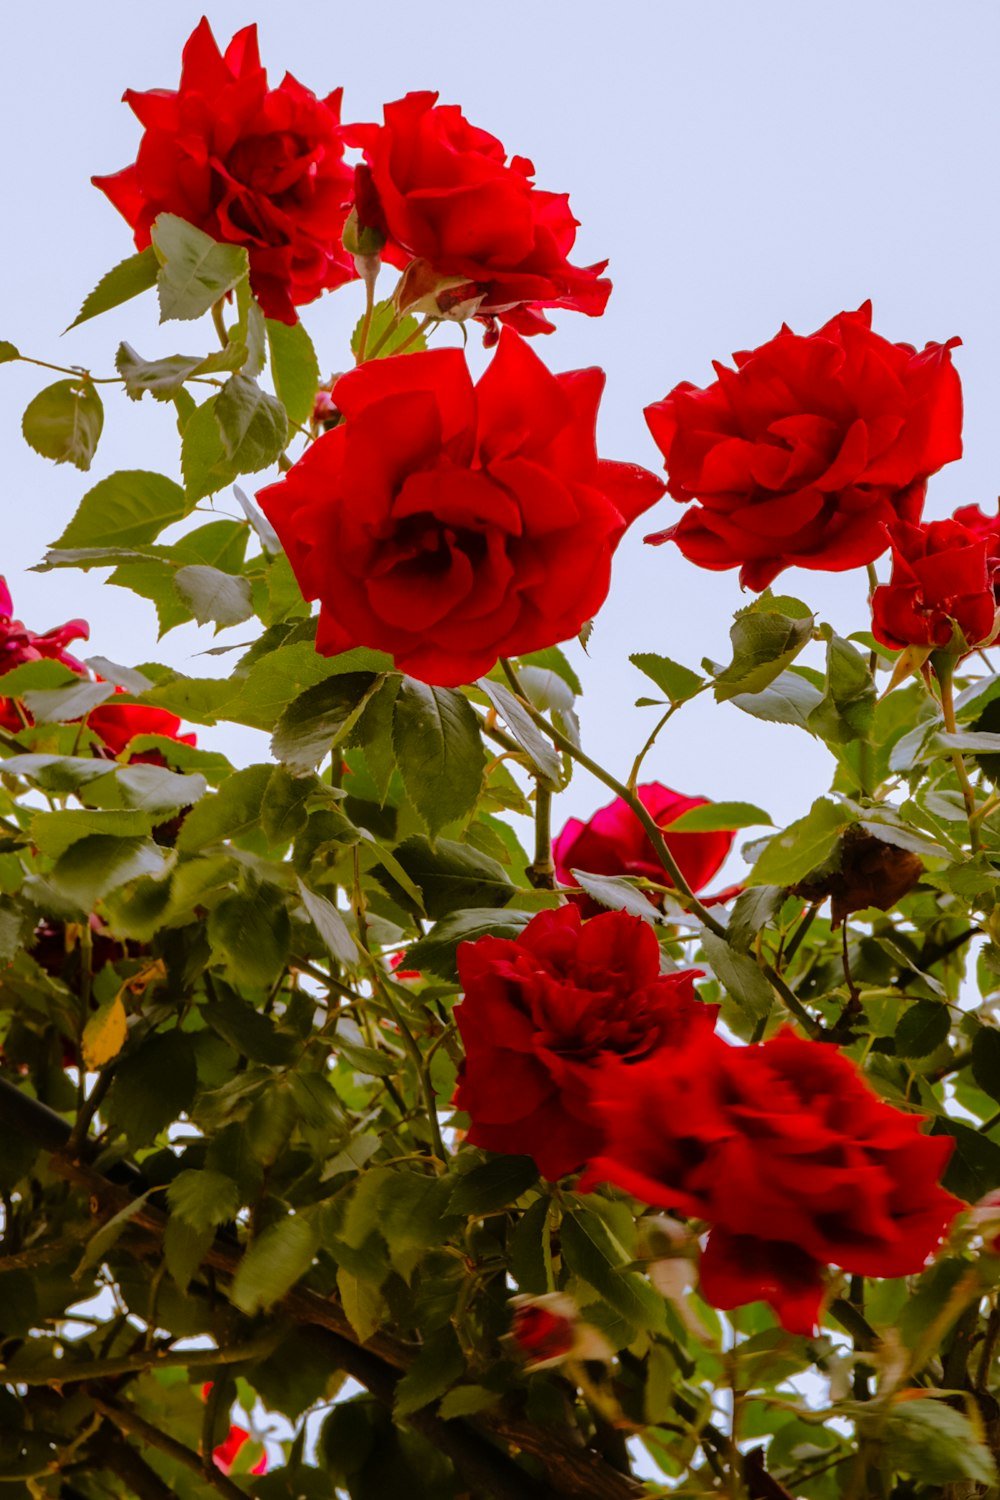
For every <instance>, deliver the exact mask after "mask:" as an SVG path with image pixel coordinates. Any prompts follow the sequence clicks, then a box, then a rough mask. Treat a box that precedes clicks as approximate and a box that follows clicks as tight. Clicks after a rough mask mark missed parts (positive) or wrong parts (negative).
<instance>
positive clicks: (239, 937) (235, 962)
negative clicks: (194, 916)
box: [208, 885, 291, 986]
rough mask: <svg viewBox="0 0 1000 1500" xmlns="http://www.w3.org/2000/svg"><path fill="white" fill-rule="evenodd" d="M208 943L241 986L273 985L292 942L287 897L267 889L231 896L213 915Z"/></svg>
mask: <svg viewBox="0 0 1000 1500" xmlns="http://www.w3.org/2000/svg"><path fill="white" fill-rule="evenodd" d="M208 940H209V942H210V943H211V944H212V947H213V948H215V949H217V950H218V952H219V953H220V954H221V955H222V956H223V957H224V958H225V959H226V964H227V968H228V970H229V973H230V975H231V976H232V978H233V980H234V981H235V982H236V983H237V984H247V985H262V986H263V985H270V984H273V983H274V981H275V980H276V979H277V978H278V976H279V974H280V973H281V972H282V970H283V968H284V966H285V964H286V963H287V962H288V950H289V945H290V942H291V925H290V922H289V917H288V908H287V906H286V905H285V900H284V896H283V895H282V893H281V892H280V891H277V890H275V888H274V887H273V886H267V885H261V886H257V887H255V888H252V889H250V890H247V891H240V892H237V893H235V894H234V895H232V896H227V897H226V898H225V899H224V900H222V901H220V902H219V904H218V906H216V907H214V908H213V909H212V911H211V912H210V913H209V917H208Z"/></svg>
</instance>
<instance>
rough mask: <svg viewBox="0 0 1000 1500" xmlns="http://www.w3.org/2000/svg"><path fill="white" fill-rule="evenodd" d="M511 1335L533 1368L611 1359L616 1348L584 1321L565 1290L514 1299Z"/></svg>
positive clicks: (527, 1362)
mask: <svg viewBox="0 0 1000 1500" xmlns="http://www.w3.org/2000/svg"><path fill="white" fill-rule="evenodd" d="M511 1305H512V1306H513V1308H514V1321H513V1324H512V1326H511V1336H512V1338H513V1340H514V1342H515V1344H516V1345H517V1347H518V1349H519V1350H520V1352H521V1354H522V1355H523V1357H524V1361H525V1364H526V1365H527V1367H528V1369H530V1370H550V1369H553V1368H554V1367H555V1366H556V1365H561V1364H562V1363H563V1362H564V1361H565V1360H567V1359H594V1360H605V1361H606V1360H611V1359H613V1358H614V1350H613V1349H612V1347H611V1345H610V1344H609V1343H608V1341H607V1339H606V1338H605V1337H604V1335H603V1333H601V1332H600V1331H599V1330H598V1329H597V1328H594V1327H593V1326H592V1325H591V1324H589V1323H584V1322H583V1321H582V1320H581V1318H580V1309H579V1308H578V1307H577V1305H576V1303H575V1302H574V1301H573V1299H572V1297H567V1296H566V1294H565V1293H564V1292H546V1293H545V1294H544V1295H543V1296H540V1297H531V1296H528V1295H526V1294H522V1295H520V1296H517V1297H512V1298H511Z"/></svg>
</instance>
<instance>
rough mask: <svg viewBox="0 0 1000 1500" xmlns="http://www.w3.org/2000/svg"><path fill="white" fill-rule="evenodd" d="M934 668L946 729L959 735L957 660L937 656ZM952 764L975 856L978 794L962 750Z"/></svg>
mask: <svg viewBox="0 0 1000 1500" xmlns="http://www.w3.org/2000/svg"><path fill="white" fill-rule="evenodd" d="M933 666H934V671H935V674H936V675H937V680H938V684H939V686H940V688H941V711H942V713H943V714H944V727H945V729H946V730H947V731H948V733H949V734H957V733H958V727H957V725H956V722H955V697H954V691H953V687H952V677H953V674H954V671H955V659H954V657H952V656H947V657H944V658H943V659H942V658H941V657H940V656H938V655H935V657H934V660H933ZM951 763H952V765H953V766H954V768H955V775H956V776H957V777H958V783H959V786H960V787H961V788H962V799H963V801H964V802H965V816H966V817H967V818H968V820H969V846H970V848H971V849H972V852H973V854H978V853H979V820H978V818H977V817H976V794H975V792H974V791H973V790H972V782H971V781H970V780H969V773H968V771H967V770H966V769H965V760H964V758H963V756H962V752H961V750H953V751H952V752H951Z"/></svg>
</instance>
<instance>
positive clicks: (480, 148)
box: [348, 93, 611, 334]
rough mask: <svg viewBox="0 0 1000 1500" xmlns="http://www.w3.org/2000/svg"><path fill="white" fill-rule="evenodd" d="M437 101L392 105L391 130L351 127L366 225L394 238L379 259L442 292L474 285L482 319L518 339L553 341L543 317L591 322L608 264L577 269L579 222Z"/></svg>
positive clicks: (565, 203)
mask: <svg viewBox="0 0 1000 1500" xmlns="http://www.w3.org/2000/svg"><path fill="white" fill-rule="evenodd" d="M437 97H438V96H437V94H431V93H415V94H407V95H406V97H405V98H404V99H397V100H396V101H395V102H394V103H393V104H387V105H386V106H385V109H384V111H383V114H384V120H385V123H384V124H383V125H354V126H352V127H351V128H350V130H349V131H348V136H349V140H350V143H351V144H352V145H356V146H360V147H362V149H363V151H364V154H365V159H366V161H367V163H368V167H369V169H370V174H369V175H368V176H366V177H365V178H364V180H363V182H362V183H361V184H359V188H360V192H359V198H358V212H359V216H363V221H364V222H365V223H368V224H371V225H372V226H373V227H375V228H379V229H381V230H382V232H383V233H384V234H385V235H386V236H387V243H386V245H385V248H384V249H383V251H382V254H383V256H384V257H385V259H386V260H388V261H390V262H391V263H392V264H393V265H395V266H399V267H400V268H403V267H405V266H406V265H407V264H408V263H409V262H410V261H412V260H414V259H417V260H424V261H426V262H427V263H428V265H429V266H430V268H431V269H432V270H433V272H435V273H436V277H437V279H438V280H439V281H444V282H447V281H460V282H472V283H474V284H475V296H476V297H477V298H481V300H480V302H479V313H480V315H481V316H483V317H492V316H497V317H499V318H500V319H501V321H502V322H504V323H508V324H510V325H511V326H512V327H514V328H516V329H517V330H518V332H519V333H528V334H530V333H550V332H551V331H552V324H551V323H550V322H549V321H548V319H547V318H545V316H544V315H543V313H542V311H541V309H542V308H545V307H567V308H572V309H574V310H575V311H576V312H584V313H589V314H590V315H591V316H592V317H596V316H598V315H599V314H600V313H602V312H603V311H604V308H605V304H606V303H607V300H608V296H609V294H610V292H611V283H610V281H606V280H603V279H602V278H601V272H602V271H603V270H604V268H605V266H606V265H607V261H601V262H600V263H599V264H598V265H594V266H573V265H570V263H569V261H568V259H567V256H568V255H569V253H570V251H571V250H572V248H573V242H574V240H575V238H576V229H577V220H576V219H574V218H573V215H572V214H571V213H570V210H569V199H568V198H567V197H566V195H565V194H564V193H543V192H541V191H540V190H539V189H538V188H536V187H535V186H534V184H533V182H532V178H533V177H534V173H535V169H534V167H533V166H532V164H531V162H530V161H528V160H527V159H526V158H525V157H523V156H512V157H511V158H510V161H508V160H507V152H506V150H505V149H504V147H503V146H502V145H501V143H500V142H499V141H498V140H497V139H496V138H495V136H492V135H489V134H488V133H487V132H486V131H485V130H480V129H479V128H478V127H477V126H475V125H470V123H469V121H468V120H467V119H466V118H465V116H464V115H463V114H462V112H461V110H460V109H458V107H457V106H456V105H453V104H440V105H439V104H438V103H437Z"/></svg>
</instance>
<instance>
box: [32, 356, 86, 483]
mask: <svg viewBox="0 0 1000 1500" xmlns="http://www.w3.org/2000/svg"><path fill="white" fill-rule="evenodd" d="M103 426H104V405H103V403H102V401H101V398H100V396H99V395H98V394H97V388H96V387H95V386H94V385H93V384H92V383H91V382H90V381H89V380H88V379H87V377H86V376H85V375H80V376H77V377H76V378H75V379H73V380H57V381H56V382H55V384H54V385H49V386H46V387H45V389H44V390H43V391H39V393H38V395H37V396H36V397H35V398H34V400H33V401H31V402H29V403H28V407H27V409H26V411H25V413H24V416H23V417H22V419H21V431H22V432H23V433H24V437H25V441H26V442H27V443H28V445H29V447H31V448H34V450H35V452H36V453H40V454H41V455H42V457H43V458H51V459H53V460H54V461H55V462H56V463H57V464H65V463H70V464H74V465H75V466H76V467H77V468H78V469H83V470H87V469H89V468H90V463H91V460H92V458H93V457H94V454H95V453H96V451H97V444H98V441H99V439H100V436H101V429H102V428H103Z"/></svg>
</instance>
